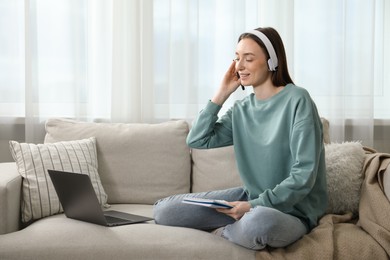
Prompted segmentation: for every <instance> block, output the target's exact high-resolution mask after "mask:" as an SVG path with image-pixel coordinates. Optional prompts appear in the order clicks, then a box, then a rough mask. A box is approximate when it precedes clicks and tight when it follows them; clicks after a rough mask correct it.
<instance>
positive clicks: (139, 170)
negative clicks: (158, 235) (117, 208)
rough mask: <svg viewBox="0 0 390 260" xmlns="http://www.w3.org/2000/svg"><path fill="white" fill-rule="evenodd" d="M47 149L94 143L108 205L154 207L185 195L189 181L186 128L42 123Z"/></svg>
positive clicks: (176, 124) (176, 125)
mask: <svg viewBox="0 0 390 260" xmlns="http://www.w3.org/2000/svg"><path fill="white" fill-rule="evenodd" d="M46 132H47V133H46V136H45V143H47V142H49V143H51V142H57V141H67V140H74V139H83V138H88V137H90V136H94V137H96V141H97V143H96V144H97V158H98V165H99V174H100V178H101V180H102V184H103V187H104V189H105V191H106V193H107V195H108V203H117V204H118V203H139V204H153V203H154V202H155V201H156V200H158V199H160V198H163V197H166V196H169V195H172V194H177V193H188V192H189V191H190V180H191V177H190V175H191V158H190V150H189V148H188V147H187V145H186V142H185V140H186V137H187V134H188V124H187V123H186V122H185V121H183V120H179V121H168V122H164V123H160V124H123V123H87V122H79V121H74V120H67V119H49V120H48V121H47V122H46Z"/></svg>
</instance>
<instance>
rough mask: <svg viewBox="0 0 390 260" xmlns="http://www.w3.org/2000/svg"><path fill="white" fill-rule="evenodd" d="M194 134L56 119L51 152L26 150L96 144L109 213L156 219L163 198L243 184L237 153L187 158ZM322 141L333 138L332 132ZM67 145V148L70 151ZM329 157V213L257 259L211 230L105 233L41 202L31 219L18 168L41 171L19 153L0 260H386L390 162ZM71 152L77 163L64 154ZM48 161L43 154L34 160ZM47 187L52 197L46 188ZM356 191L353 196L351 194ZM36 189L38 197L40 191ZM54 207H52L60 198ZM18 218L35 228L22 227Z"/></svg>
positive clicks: (0, 170) (151, 227)
mask: <svg viewBox="0 0 390 260" xmlns="http://www.w3.org/2000/svg"><path fill="white" fill-rule="evenodd" d="M325 126H326V124H325ZM325 128H326V127H325ZM188 131H189V127H188V124H187V123H186V122H185V121H170V122H165V123H161V124H150V125H148V124H113V123H111V124H110V123H83V122H76V121H72V120H65V119H50V120H48V122H47V124H46V132H47V134H46V137H45V144H40V145H38V146H36V145H31V146H28V147H27V148H28V149H29V151H33V149H35V148H37V149H38V148H39V149H46V148H47V147H55V148H56V149H57V151H59V153H64V152H61V151H62V150H61V151H60V150H59V147H60V144H63V143H66V144H69V142H68V141H70V140H81V139H84V140H85V139H86V138H90V137H95V138H96V139H95V140H96V151H97V155H96V160H97V162H98V173H99V176H100V180H101V184H102V186H103V187H104V191H105V194H106V195H107V203H108V204H109V205H110V208H111V209H115V210H121V211H125V212H129V213H134V214H140V215H145V216H153V204H154V202H155V201H156V200H157V199H159V198H163V197H166V196H169V195H172V194H177V193H187V192H200V191H206V190H212V189H222V188H228V187H234V186H238V185H241V182H240V179H239V177H238V174H237V169H236V166H235V160H234V151H233V148H232V147H225V148H219V149H212V150H192V151H191V150H190V149H189V148H188V147H187V145H186V143H185V139H186V136H187V134H188ZM324 139H325V140H326V141H327V140H329V137H328V134H327V131H326V135H325V138H324ZM59 141H63V142H62V143H58V142H59ZM92 143H93V144H94V142H92ZM70 144H71V145H70V146H69V145H68V146H67V147H74V143H70ZM77 144H78V143H77ZM17 145H19V144H14V146H13V149H16V148H15V147H18V146H17ZM64 147H65V146H64ZM346 147H347V148H348V147H349V148H351V147H352V149H355V150H354V151H357V152H356V153H357V154H359V156H357V157H359V158H360V159H356V157H351V156H350V155H351V154H353V153H354V152H353V151H352V150H348V149H349V148H348V149H345V148H346ZM356 149H357V150H356ZM16 150H17V149H16ZM39 151H43V150H39ZM327 151H328V152H327V167H328V166H329V174H330V173H331V174H333V175H329V177H328V179H329V181H328V182H329V185H330V186H329V192H330V193H331V194H330V198H331V201H330V206H329V210H328V213H329V214H327V215H326V216H324V217H323V218H322V219H321V222H320V225H319V226H318V227H317V228H316V229H314V230H313V231H312V232H311V233H309V234H308V235H306V236H304V237H303V238H302V239H301V240H299V241H297V242H296V243H294V244H292V245H290V246H289V247H287V248H283V249H272V248H267V249H266V250H263V251H261V252H255V251H251V250H248V249H245V248H242V247H240V246H237V245H234V244H232V243H230V242H228V241H226V240H224V239H222V238H219V237H216V236H214V235H212V234H210V233H208V232H203V231H198V230H193V229H187V228H179V227H167V226H161V225H155V224H154V223H153V221H151V222H147V223H142V224H134V225H126V226H119V227H113V228H107V227H103V226H98V225H94V224H90V223H86V222H81V221H77V220H73V219H68V218H66V217H65V215H64V214H62V213H59V212H61V209H60V208H59V210H58V211H53V207H50V210H48V211H46V212H45V213H42V212H44V211H45V210H44V208H45V207H46V206H47V205H46V204H45V203H44V199H43V197H40V200H39V201H40V202H41V203H42V205H40V214H38V213H36V212H35V211H34V210H32V211H31V210H30V212H26V208H28V207H27V206H26V205H27V204H28V203H30V202H31V201H33V199H32V198H33V196H32V195H31V193H33V191H31V190H28V189H29V188H31V183H30V186H26V179H28V178H22V177H21V175H20V174H19V172H18V170H19V171H21V170H23V169H21V168H23V167H25V168H29V167H30V168H31V167H32V168H34V171H35V174H36V172H37V171H38V170H39V169H38V168H39V166H38V165H37V163H35V164H31V165H27V164H26V161H28V159H26V158H23V160H22V161H21V159H20V158H21V157H20V156H21V155H20V154H19V157H17V156H18V155H17V152H15V151H14V152H15V154H16V155H15V156H16V157H17V158H16V159H17V161H18V167H19V168H18V167H17V165H16V164H15V163H14V162H10V163H1V164H0V234H1V235H0V259H94V260H96V259H224V260H226V259H270V258H272V259H285V258H287V259H339V258H340V259H365V258H356V257H357V256H358V257H364V256H366V255H367V256H370V257H372V256H375V257H377V258H375V259H386V258H387V257H388V255H389V254H390V242H388V241H390V239H388V238H390V224H389V222H390V221H388V219H390V203H389V200H388V198H389V197H390V180H389V179H390V177H389V176H390V166H388V164H389V162H390V155H387V154H380V153H376V152H374V151H369V150H367V149H366V151H365V152H364V151H363V148H362V147H361V145H360V147H359V144H356V143H347V144H334V145H332V144H330V145H328V148H327ZM340 151H341V153H340ZM31 153H33V152H31ZM65 153H66V154H67V156H68V157H71V156H70V155H69V151H68V150H66V151H65ZM75 154H76V155H77V153H75ZM84 155H85V154H84ZM23 156H26V155H25V154H23ZM45 156H47V154H46V155H45V154H39V156H38V157H36V159H37V160H38V159H39V160H40V159H42V157H45ZM76 157H77V156H76ZM340 157H345V159H342V158H340ZM76 159H77V162H78V163H79V164H82V163H80V160H81V159H80V158H76ZM76 159H74V160H76ZM339 159H340V160H339ZM341 159H342V160H341ZM53 160H55V159H53V158H51V161H53ZM59 160H62V159H59ZM281 160H282V158H281ZM359 160H360V161H359ZM21 162H23V163H24V164H23V165H22V164H21ZM61 163H62V162H61ZM53 165H54V164H53ZM88 165H91V164H90V163H88ZM353 165H355V168H357V170H355V172H354V173H348V174H349V175H346V176H344V175H343V172H342V171H343V169H345V167H346V166H347V167H349V168H353V167H350V166H353ZM62 167H65V166H64V165H62ZM72 167H73V166H72ZM343 167H344V168H343ZM65 169H66V167H65ZM356 171H357V173H356ZM30 173H31V171H30ZM29 177H31V175H30V176H29ZM364 177H365V178H364ZM37 179H38V178H37ZM43 182H44V183H45V187H46V188H47V189H48V193H50V191H52V190H51V188H50V184H48V181H47V180H46V181H45V180H44V181H43ZM340 184H342V185H340ZM343 185H344V186H343ZM352 186H354V187H355V189H350V187H352ZM40 187H41V189H40V192H42V190H43V188H44V186H40ZM356 187H358V188H357V189H356ZM360 187H362V189H360ZM28 192H30V194H29V195H27V194H28ZM34 192H35V191H34ZM386 194H387V197H386ZM28 196H30V197H28ZM50 196H54V195H53V194H51V195H50ZM27 197H28V198H29V201H26V198H27ZM102 200H104V196H103V197H102ZM49 201H50V203H53V205H54V204H55V203H54V202H56V199H55V198H54V197H53V198H50V200H49ZM53 201H54V202H53ZM373 201H374V202H373ZM43 204H44V205H43ZM103 204H104V203H103ZM359 204H360V206H359ZM368 205H370V206H368ZM30 206H31V205H30ZM106 206H107V205H106ZM27 211H28V210H27ZM53 212H54V213H53ZM348 212H351V213H348ZM57 213H59V214H57ZM334 213H337V215H336V214H334ZM357 215H359V216H360V219H359V218H357ZM21 219H24V220H25V221H26V220H27V222H29V223H28V224H26V223H21ZM371 259H374V258H371Z"/></svg>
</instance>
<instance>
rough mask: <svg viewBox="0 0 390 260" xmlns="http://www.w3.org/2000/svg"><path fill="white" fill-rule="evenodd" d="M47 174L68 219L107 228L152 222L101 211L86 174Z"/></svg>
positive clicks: (136, 216)
mask: <svg viewBox="0 0 390 260" xmlns="http://www.w3.org/2000/svg"><path fill="white" fill-rule="evenodd" d="M48 172H49V176H50V178H51V180H52V182H53V185H54V188H55V190H56V192H57V195H58V198H59V200H60V202H61V205H62V208H63V209H64V212H65V215H66V216H67V217H68V218H73V219H77V220H81V221H86V222H90V223H94V224H98V225H102V226H108V227H112V226H120V225H128V224H135V223H141V222H146V221H149V220H153V218H149V217H144V216H139V215H133V214H128V213H125V212H120V211H115V210H109V211H103V210H102V208H101V205H100V204H99V201H98V198H97V196H96V193H95V190H94V189H93V186H92V183H91V180H90V178H89V176H88V175H86V174H79V173H72V172H64V171H56V170H48Z"/></svg>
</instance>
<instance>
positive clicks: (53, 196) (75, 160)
mask: <svg viewBox="0 0 390 260" xmlns="http://www.w3.org/2000/svg"><path fill="white" fill-rule="evenodd" d="M10 150H11V154H12V156H13V158H14V160H15V162H16V165H17V167H18V171H19V173H20V175H21V176H22V177H23V182H22V203H21V207H22V209H21V212H22V222H29V221H31V220H36V219H40V218H43V217H46V216H50V215H54V214H58V213H61V212H63V209H62V207H61V205H60V202H59V200H58V197H57V193H56V191H55V189H54V187H53V184H52V182H51V180H50V177H49V175H48V173H47V170H48V169H52V170H60V171H68V172H76V173H81V174H87V175H88V176H89V177H90V178H91V182H92V185H93V188H94V189H95V192H96V194H97V197H98V200H99V202H100V204H102V205H105V204H106V203H107V195H106V192H105V191H104V189H103V186H102V184H101V181H100V177H99V174H98V163H97V157H96V139H95V138H94V137H91V138H88V139H84V140H77V141H68V142H58V143H49V144H28V143H18V142H16V141H10Z"/></svg>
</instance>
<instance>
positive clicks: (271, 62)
mask: <svg viewBox="0 0 390 260" xmlns="http://www.w3.org/2000/svg"><path fill="white" fill-rule="evenodd" d="M247 33H250V34H253V35H255V36H256V37H257V38H259V39H260V40H261V41H262V42H263V43H264V45H265V48H266V49H267V52H268V54H269V57H270V58H269V59H268V68H269V70H270V71H276V67H278V57H277V56H276V52H275V49H274V47H273V46H272V43H271V41H270V40H269V39H268V38H267V36H265V34H264V33H262V32H260V31H258V30H251V31H249V32H247Z"/></svg>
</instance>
